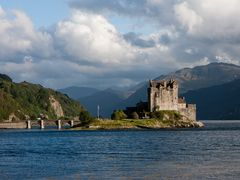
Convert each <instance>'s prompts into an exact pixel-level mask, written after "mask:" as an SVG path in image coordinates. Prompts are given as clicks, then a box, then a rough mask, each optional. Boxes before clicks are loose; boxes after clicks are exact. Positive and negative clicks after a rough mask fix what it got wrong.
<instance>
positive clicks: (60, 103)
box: [0, 74, 84, 121]
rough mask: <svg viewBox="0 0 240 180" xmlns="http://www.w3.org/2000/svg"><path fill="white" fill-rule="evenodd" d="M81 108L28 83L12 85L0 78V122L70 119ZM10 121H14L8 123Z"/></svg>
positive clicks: (69, 100)
mask: <svg viewBox="0 0 240 180" xmlns="http://www.w3.org/2000/svg"><path fill="white" fill-rule="evenodd" d="M83 110H84V109H83V107H82V106H81V105H80V104H79V103H78V102H76V101H74V100H72V99H70V98H69V97H68V96H67V95H64V94H62V93H60V92H57V91H54V90H52V89H48V88H44V87H42V86H41V85H37V84H31V83H28V82H22V83H14V82H13V81H12V80H11V78H10V77H8V76H7V75H3V74H0V121H3V120H26V119H36V118H37V117H39V116H40V114H41V115H42V116H45V117H46V118H48V119H56V118H73V117H76V116H78V115H79V113H80V112H81V111H83ZM11 117H14V118H13V119H11Z"/></svg>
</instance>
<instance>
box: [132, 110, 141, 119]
mask: <svg viewBox="0 0 240 180" xmlns="http://www.w3.org/2000/svg"><path fill="white" fill-rule="evenodd" d="M131 118H132V119H139V115H138V113H137V112H135V111H134V112H132V114H131Z"/></svg>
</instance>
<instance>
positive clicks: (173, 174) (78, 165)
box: [0, 121, 240, 179]
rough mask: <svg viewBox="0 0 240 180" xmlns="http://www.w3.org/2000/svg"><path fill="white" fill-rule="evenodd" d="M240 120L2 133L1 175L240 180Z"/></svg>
mask: <svg viewBox="0 0 240 180" xmlns="http://www.w3.org/2000/svg"><path fill="white" fill-rule="evenodd" d="M239 177H240V121H234V122H214V123H213V122H206V127H205V128H203V129H188V130H152V131H150V130H148V131H136V130H132V131H130V130H129V131H58V130H43V131H41V130H30V131H29V130H24V131H23V130H21V131H20V130H18V131H17V130H14V131H9V130H8V131H7V130H1V131H0V179H239Z"/></svg>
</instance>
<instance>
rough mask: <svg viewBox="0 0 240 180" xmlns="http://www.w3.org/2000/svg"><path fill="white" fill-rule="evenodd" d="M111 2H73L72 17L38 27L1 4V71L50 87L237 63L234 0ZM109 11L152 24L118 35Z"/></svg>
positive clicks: (238, 26) (238, 28) (239, 41)
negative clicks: (184, 68)
mask: <svg viewBox="0 0 240 180" xmlns="http://www.w3.org/2000/svg"><path fill="white" fill-rule="evenodd" d="M114 2H115V3H114ZM114 2H113V1H108V0H103V1H98V0H83V1H81V2H80V1H78V2H76V3H75V4H74V3H73V4H72V7H73V6H74V7H75V9H74V10H73V11H72V14H71V15H70V17H66V18H65V19H64V20H61V21H59V22H56V24H55V25H53V26H52V27H51V28H48V27H45V29H41V30H39V29H36V28H35V27H34V23H33V22H32V21H31V19H30V18H29V17H28V15H26V14H25V13H24V12H21V11H18V10H13V11H5V10H4V9H2V8H1V7H0V38H1V41H0V71H1V73H7V74H9V75H11V76H13V78H14V79H15V80H17V81H23V80H27V81H30V82H35V83H41V84H43V85H45V86H49V87H55V88H59V87H64V86H68V85H80V86H81V85H84V86H92V85H94V86H98V87H99V86H101V87H107V86H112V85H115V84H116V82H118V83H120V85H121V86H123V84H125V85H129V84H130V83H132V82H134V81H143V80H146V79H149V78H154V77H155V76H159V75H161V74H162V73H166V72H169V71H172V70H174V69H176V68H183V67H186V66H188V67H192V66H195V65H203V64H207V63H209V62H213V61H217V62H228V63H235V64H239V62H240V59H239V57H240V38H239V37H240V36H239V35H240V22H238V21H236V18H237V17H238V16H240V11H238V7H240V2H238V1H237V0H221V1H217V0H211V1H209V0H169V1H163V0H134V1H131V3H130V4H128V3H127V2H129V1H126V0H121V1H120V0H116V1H114ZM106 12H107V13H106ZM106 14H107V16H106ZM112 14H115V15H116V14H118V15H117V16H118V17H119V18H121V17H123V16H124V18H126V17H128V18H129V19H130V20H128V23H129V22H131V18H133V19H134V23H136V21H135V20H136V17H140V18H144V19H145V20H144V22H145V23H144V24H142V22H143V21H139V24H138V25H139V26H143V27H146V26H148V25H151V26H152V25H153V22H154V24H155V25H156V29H155V31H154V32H150V33H148V34H147V33H146V32H145V33H143V34H141V33H139V32H140V31H138V33H137V32H129V33H126V34H124V35H123V34H121V33H120V32H119V30H118V29H117V28H116V26H114V24H113V23H114V22H113V21H110V20H109V19H108V18H109V17H111V15H112ZM111 22H112V23H111Z"/></svg>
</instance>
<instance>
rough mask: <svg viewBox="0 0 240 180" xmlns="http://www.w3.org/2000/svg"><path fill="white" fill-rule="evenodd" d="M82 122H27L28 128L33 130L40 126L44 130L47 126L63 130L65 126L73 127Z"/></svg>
mask: <svg viewBox="0 0 240 180" xmlns="http://www.w3.org/2000/svg"><path fill="white" fill-rule="evenodd" d="M79 123H80V121H76V120H39V121H31V120H28V121H26V128H27V129H31V128H32V126H39V127H40V128H41V129H44V128H45V127H46V126H55V125H56V126H57V127H58V129H61V128H62V127H63V126H64V125H69V126H70V127H73V126H74V125H76V124H79Z"/></svg>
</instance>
